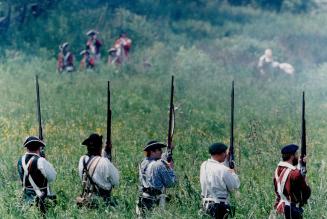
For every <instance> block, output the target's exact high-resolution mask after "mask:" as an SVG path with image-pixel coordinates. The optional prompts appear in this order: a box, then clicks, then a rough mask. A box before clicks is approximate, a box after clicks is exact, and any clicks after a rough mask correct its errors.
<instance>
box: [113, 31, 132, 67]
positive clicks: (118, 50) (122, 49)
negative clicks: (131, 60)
mask: <svg viewBox="0 0 327 219" xmlns="http://www.w3.org/2000/svg"><path fill="white" fill-rule="evenodd" d="M131 47H132V40H131V39H130V38H128V37H127V34H126V33H122V34H120V36H119V38H118V39H117V40H116V41H115V44H114V45H113V47H112V48H111V49H109V50H108V52H109V58H108V63H109V64H122V63H124V62H126V61H127V59H128V53H129V51H130V49H131Z"/></svg>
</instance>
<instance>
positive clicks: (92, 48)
mask: <svg viewBox="0 0 327 219" xmlns="http://www.w3.org/2000/svg"><path fill="white" fill-rule="evenodd" d="M98 34H99V32H97V31H95V30H90V31H88V32H87V33H86V35H87V36H88V37H89V39H88V41H87V42H86V50H87V51H88V52H89V54H90V56H91V58H93V59H94V62H95V63H97V62H99V61H100V58H101V57H100V56H101V55H100V48H101V46H102V42H101V41H100V40H99V39H98V38H97V35H98Z"/></svg>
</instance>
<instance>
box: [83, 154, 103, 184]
mask: <svg viewBox="0 0 327 219" xmlns="http://www.w3.org/2000/svg"><path fill="white" fill-rule="evenodd" d="M100 159H101V157H100V156H96V157H89V160H88V161H87V162H85V157H84V159H83V173H85V174H86V176H87V178H88V179H89V180H90V182H91V184H93V185H95V183H94V182H93V180H92V177H93V175H94V172H95V169H96V167H97V166H98V163H99V161H100Z"/></svg>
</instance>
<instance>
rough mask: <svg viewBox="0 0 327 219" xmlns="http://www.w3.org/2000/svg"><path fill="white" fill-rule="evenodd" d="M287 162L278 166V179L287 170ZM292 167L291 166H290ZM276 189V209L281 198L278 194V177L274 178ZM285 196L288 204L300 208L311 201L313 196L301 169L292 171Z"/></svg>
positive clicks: (286, 184)
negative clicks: (285, 164)
mask: <svg viewBox="0 0 327 219" xmlns="http://www.w3.org/2000/svg"><path fill="white" fill-rule="evenodd" d="M284 163H286V162H280V163H279V164H278V167H277V169H276V171H277V175H278V177H282V176H281V173H282V172H283V171H284V170H285V169H286V168H287V167H285V166H284V165H283V164H284ZM288 165H290V164H288ZM274 187H275V193H276V202H275V205H274V207H275V208H276V207H277V205H278V204H279V202H280V200H281V197H280V195H279V194H278V191H277V180H276V177H274ZM283 194H284V196H285V197H286V198H287V200H288V202H290V203H294V204H299V205H300V206H303V205H304V204H305V203H306V202H307V200H308V199H309V197H310V195H311V189H310V187H309V186H308V184H307V182H306V180H305V177H303V176H302V175H301V172H300V170H299V169H297V168H294V169H292V170H291V171H290V173H289V175H288V177H287V179H286V182H285V187H284V190H283Z"/></svg>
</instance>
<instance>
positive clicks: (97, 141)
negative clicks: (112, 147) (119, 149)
mask: <svg viewBox="0 0 327 219" xmlns="http://www.w3.org/2000/svg"><path fill="white" fill-rule="evenodd" d="M82 145H86V146H91V147H100V146H102V135H98V134H97V133H93V134H91V135H90V136H89V137H88V138H87V139H85V140H84V141H83V142H82Z"/></svg>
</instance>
